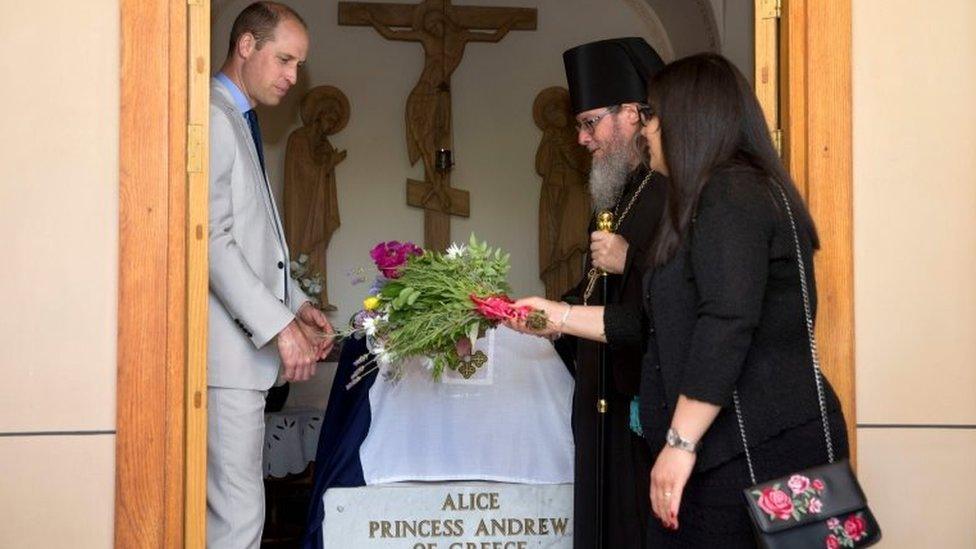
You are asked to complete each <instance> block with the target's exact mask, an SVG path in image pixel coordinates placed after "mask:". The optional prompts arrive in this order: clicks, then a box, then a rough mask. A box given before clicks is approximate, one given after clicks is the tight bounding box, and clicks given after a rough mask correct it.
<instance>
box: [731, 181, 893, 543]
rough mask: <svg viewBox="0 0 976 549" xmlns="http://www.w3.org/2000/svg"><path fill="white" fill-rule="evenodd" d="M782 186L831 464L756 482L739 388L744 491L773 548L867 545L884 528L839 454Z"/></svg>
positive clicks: (758, 529)
mask: <svg viewBox="0 0 976 549" xmlns="http://www.w3.org/2000/svg"><path fill="white" fill-rule="evenodd" d="M779 192H780V194H781V195H782V197H783V202H784V203H785V204H786V213H787V215H788V216H789V219H790V227H791V228H792V230H793V241H794V244H795V245H796V262H797V265H798V266H799V270H800V289H801V292H802V293H803V312H804V314H805V316H806V325H807V336H808V338H809V340H810V355H811V357H812V362H813V374H814V380H815V381H816V384H817V398H818V401H819V403H820V418H821V421H822V422H823V429H824V437H825V439H826V442H827V464H826V465H821V466H818V467H813V468H810V469H805V470H803V471H797V472H796V473H793V474H790V475H786V476H783V477H780V478H777V479H774V480H770V481H768V482H764V483H762V484H757V483H756V473H755V470H754V468H753V464H752V456H751V455H750V453H749V443H748V442H747V440H746V429H745V422H744V420H743V418H742V410H741V407H740V406H739V393H738V391H736V392H735V393H733V395H732V400H733V403H734V404H735V416H736V419H737V420H738V422H739V434H740V435H741V436H742V446H743V447H744V448H745V454H746V462H747V463H748V465H749V478H750V479H751V480H752V484H753V486H751V487H749V488H746V489H745V490H744V491H743V495H744V496H745V499H746V506H747V507H748V510H749V517H750V518H751V519H752V525H753V529H754V531H755V533H756V541H757V542H758V544H759V546H760V547H765V548H768V549H781V548H783V549H785V548H789V549H803V548H807V547H811V548H812V547H817V548H826V549H838V548H841V547H845V548H847V547H867V546H869V545H874V544H875V543H877V542H878V541H880V540H881V528H880V527H879V526H878V521H877V520H876V519H875V518H874V514H873V513H871V509H869V508H868V503H867V498H866V497H865V496H864V491H863V490H861V486H860V484H858V482H857V477H855V476H854V473H853V471H851V467H850V464H849V463H848V462H847V460H840V461H836V460H835V459H834V445H833V441H832V439H831V436H830V424H829V420H828V418H827V402H826V398H825V397H824V386H823V376H822V374H821V373H820V358H819V357H818V355H817V341H816V339H815V338H814V333H813V318H812V316H813V315H812V313H811V310H810V309H811V307H810V293H809V290H808V289H807V275H806V269H805V268H804V265H803V255H802V252H801V249H800V237H799V235H798V234H797V230H796V221H795V220H794V219H793V211H792V209H791V208H790V201H789V200H788V199H787V197H786V192H785V191H783V189H782V187H780V188H779Z"/></svg>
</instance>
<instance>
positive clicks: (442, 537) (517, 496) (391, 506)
mask: <svg viewBox="0 0 976 549" xmlns="http://www.w3.org/2000/svg"><path fill="white" fill-rule="evenodd" d="M323 501H324V504H325V519H324V523H323V532H324V534H323V536H324V543H325V549H360V548H363V549H372V548H397V549H529V548H540V547H547V548H565V549H571V548H572V546H573V486H572V484H509V483H492V482H436V483H394V484H380V485H373V486H365V487H362V488H332V489H330V490H329V491H327V492H326V494H325V496H324V497H323Z"/></svg>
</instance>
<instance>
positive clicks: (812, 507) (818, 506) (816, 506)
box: [807, 498, 823, 513]
mask: <svg viewBox="0 0 976 549" xmlns="http://www.w3.org/2000/svg"><path fill="white" fill-rule="evenodd" d="M820 511H823V503H822V502H821V501H820V500H819V499H817V498H810V503H808V504H807V512H808V513H819V512H820Z"/></svg>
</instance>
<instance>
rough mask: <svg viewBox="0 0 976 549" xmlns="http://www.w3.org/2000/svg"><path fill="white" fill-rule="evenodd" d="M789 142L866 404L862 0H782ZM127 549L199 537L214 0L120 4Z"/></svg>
mask: <svg viewBox="0 0 976 549" xmlns="http://www.w3.org/2000/svg"><path fill="white" fill-rule="evenodd" d="M783 2H784V3H783V11H782V15H783V25H782V28H783V34H782V35H781V42H780V43H781V45H782V47H783V50H784V52H785V53H784V54H783V55H781V56H780V59H781V70H782V75H783V77H784V83H785V85H784V86H782V88H781V89H782V90H783V92H782V93H781V96H780V109H779V111H780V117H781V126H782V129H783V152H784V156H785V158H786V160H787V163H788V165H789V168H790V172H791V174H792V175H793V177H794V178H795V180H796V182H797V184H798V185H799V186H800V188H801V190H802V192H803V193H804V195H805V196H806V197H807V200H808V202H809V205H810V209H811V211H812V212H813V215H814V217H815V218H816V220H817V222H818V224H819V228H820V233H821V239H822V241H823V248H822V249H821V251H820V253H819V254H818V256H817V284H818V290H819V296H820V306H819V313H818V320H819V322H818V323H817V333H818V337H819V340H820V343H821V355H822V358H823V363H824V369H825V371H826V372H827V375H828V377H829V378H830V379H831V381H832V383H833V384H834V386H835V387H836V388H837V390H838V393H839V394H840V395H841V400H842V403H843V405H844V410H845V413H846V414H847V421H848V428H849V432H850V440H851V445H852V451H853V448H854V444H855V440H856V439H855V437H854V434H855V432H856V431H855V425H856V416H855V413H854V300H853V294H854V292H853V240H852V237H853V205H852V198H853V168H852V160H851V154H852V143H851V6H850V0H832V1H831V2H812V1H809V0H783ZM120 11H121V27H122V28H121V38H122V44H121V117H120V135H119V155H120V158H119V309H118V315H119V316H118V318H119V332H118V386H117V419H116V422H117V423H116V429H117V434H116V490H115V494H116V496H115V546H116V547H119V548H129V547H138V548H147V547H167V548H169V547H203V546H204V545H205V539H206V538H205V529H206V525H205V511H206V505H205V490H206V402H207V399H206V333H207V299H208V298H207V236H206V235H207V185H208V180H207V165H208V160H207V154H208V142H207V135H208V117H209V116H208V97H207V96H208V93H209V91H208V90H209V84H208V82H209V73H210V63H209V51H210V4H209V0H187V1H185V2H166V1H163V0H120Z"/></svg>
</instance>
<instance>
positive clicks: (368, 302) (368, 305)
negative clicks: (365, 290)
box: [363, 295, 380, 311]
mask: <svg viewBox="0 0 976 549" xmlns="http://www.w3.org/2000/svg"><path fill="white" fill-rule="evenodd" d="M379 306H380V298H378V297H376V296H375V295H371V296H369V297H367V298H366V299H364V300H363V309H366V310H367V311H375V310H376V308H377V307H379Z"/></svg>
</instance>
